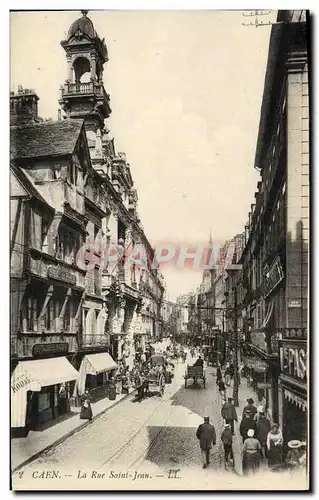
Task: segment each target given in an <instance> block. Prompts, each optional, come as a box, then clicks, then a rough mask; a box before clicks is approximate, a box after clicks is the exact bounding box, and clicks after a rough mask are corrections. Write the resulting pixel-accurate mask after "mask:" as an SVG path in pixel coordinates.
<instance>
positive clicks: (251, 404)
mask: <svg viewBox="0 0 319 500" xmlns="http://www.w3.org/2000/svg"><path fill="white" fill-rule="evenodd" d="M247 403H248V405H246V406H244V409H243V417H244V415H245V413H248V412H249V413H250V414H251V415H252V418H254V417H255V415H256V413H257V408H256V406H254V400H253V399H252V398H248V399H247Z"/></svg>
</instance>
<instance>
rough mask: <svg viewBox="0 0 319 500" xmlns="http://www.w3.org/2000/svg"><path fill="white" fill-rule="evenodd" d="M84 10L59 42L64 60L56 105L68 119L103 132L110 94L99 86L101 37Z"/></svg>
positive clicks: (102, 60) (104, 51)
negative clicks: (61, 82) (64, 74)
mask: <svg viewBox="0 0 319 500" xmlns="http://www.w3.org/2000/svg"><path fill="white" fill-rule="evenodd" d="M87 14H88V11H87V10H82V17H80V18H79V19H77V20H76V21H74V23H72V24H71V26H70V28H69V30H68V34H67V37H66V40H63V41H62V42H61V46H62V47H63V49H64V50H65V53H66V60H67V79H66V80H65V83H64V85H61V87H60V91H61V95H60V99H59V104H60V106H61V107H62V109H63V110H64V111H65V113H66V115H67V117H68V118H83V119H84V120H85V127H86V130H87V131H92V132H94V133H96V132H97V130H101V131H103V129H104V120H105V119H106V118H108V117H109V116H110V114H111V108H110V106H109V102H110V96H109V95H108V94H107V93H106V91H105V89H104V85H103V66H104V64H105V63H106V62H107V61H108V54H107V47H106V44H105V41H104V38H103V39H102V40H101V39H100V38H99V36H98V34H97V33H96V31H95V28H94V26H93V23H92V21H91V19H89V18H88V17H87Z"/></svg>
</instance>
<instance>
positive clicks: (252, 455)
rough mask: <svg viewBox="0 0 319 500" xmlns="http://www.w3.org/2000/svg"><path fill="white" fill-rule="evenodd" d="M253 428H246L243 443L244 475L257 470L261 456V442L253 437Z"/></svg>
mask: <svg viewBox="0 0 319 500" xmlns="http://www.w3.org/2000/svg"><path fill="white" fill-rule="evenodd" d="M254 436H255V431H254V429H248V431H247V439H245V441H244V445H243V451H242V454H243V473H244V474H245V475H247V474H249V473H250V472H251V473H252V474H255V473H256V472H258V471H259V466H260V460H261V457H262V449H261V444H260V442H259V441H258V439H256V438H255V437H254Z"/></svg>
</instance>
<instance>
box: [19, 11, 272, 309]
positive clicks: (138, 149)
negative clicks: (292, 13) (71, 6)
mask: <svg viewBox="0 0 319 500" xmlns="http://www.w3.org/2000/svg"><path fill="white" fill-rule="evenodd" d="M80 16H81V14H80V13H78V12H67V11H66V12H34V13H31V12H23V13H11V87H13V88H14V89H15V90H16V88H17V85H18V84H22V85H23V86H24V87H26V88H30V87H31V88H34V89H35V90H36V91H37V93H38V95H39V97H40V101H39V111H40V115H41V116H43V117H52V118H53V119H57V111H58V102H57V101H58V97H59V90H58V89H59V87H60V85H61V84H62V83H63V82H64V80H65V79H66V77H67V67H66V59H65V53H64V51H63V49H62V48H61V46H60V41H61V40H62V39H64V38H65V35H66V32H67V30H68V28H69V26H70V24H71V23H72V22H73V21H74V20H75V19H76V18H77V17H80ZM275 16H276V12H275V11H273V12H272V13H271V14H270V15H269V16H267V20H274V19H275ZM88 17H90V19H91V20H92V21H93V23H94V26H95V28H96V30H97V32H98V34H99V35H100V37H101V38H105V40H106V43H107V46H108V52H109V59H110V60H109V62H108V63H107V64H106V67H105V72H104V83H105V88H106V91H107V92H108V93H109V94H110V95H111V108H112V110H113V112H112V116H111V119H110V120H109V123H108V127H109V128H110V129H111V132H112V135H113V136H114V138H115V145H116V149H117V151H119V152H121V151H124V152H126V154H127V160H128V162H129V163H130V164H131V171H132V175H133V179H134V182H135V187H136V188H137V190H138V195H139V213H140V216H141V219H142V222H143V225H144V229H145V232H146V234H147V236H148V238H149V240H150V242H151V243H152V244H153V245H156V243H157V242H160V243H166V242H168V243H179V242H182V243H186V244H188V245H189V246H192V247H194V246H195V245H196V244H203V243H205V242H207V241H208V236H209V229H210V227H211V231H212V238H213V240H214V241H218V242H221V241H224V240H226V239H229V238H231V237H232V236H234V235H235V234H237V233H239V232H241V231H243V229H244V225H245V223H246V221H247V218H248V212H249V209H250V204H251V203H252V202H253V199H254V192H255V189H256V183H257V181H258V178H259V175H258V173H257V172H256V170H255V169H254V168H253V167H254V165H253V162H254V153H255V147H256V140H257V133H258V124H259V116H260V106H261V100H262V92H263V83H264V75H265V66H266V61H267V52H268V43H269V34H270V28H269V27H260V28H257V29H256V28H255V27H245V26H243V25H242V23H243V22H247V19H248V18H247V17H243V15H242V11H203V12H200V11H155V12H154V11H153V12H146V11H135V12H134V11H131V12H129V11H104V12H103V11H92V12H89V15H88ZM264 19H266V18H264ZM249 20H250V19H249ZM163 274H164V276H165V279H166V283H167V290H168V294H169V298H170V300H174V299H175V298H176V296H177V295H179V294H180V293H187V292H188V291H190V290H191V289H192V288H193V287H195V286H197V285H198V284H199V282H200V276H201V273H198V272H191V271H190V270H189V269H187V270H184V271H181V270H176V269H174V268H173V267H172V266H171V267H167V268H164V267H163Z"/></svg>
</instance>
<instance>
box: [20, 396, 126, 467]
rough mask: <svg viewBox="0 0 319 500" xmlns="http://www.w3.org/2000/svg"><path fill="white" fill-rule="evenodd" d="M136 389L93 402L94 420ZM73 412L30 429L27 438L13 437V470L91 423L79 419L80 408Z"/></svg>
mask: <svg viewBox="0 0 319 500" xmlns="http://www.w3.org/2000/svg"><path fill="white" fill-rule="evenodd" d="M134 391H135V390H134V389H130V392H129V394H120V395H119V396H117V397H116V400H114V401H111V400H109V399H108V398H104V399H101V400H100V401H97V402H96V403H92V411H93V420H95V419H96V418H98V417H99V416H100V415H101V414H102V413H104V412H105V411H107V410H109V409H110V408H112V407H113V406H115V405H116V404H118V403H119V402H120V401H123V399H125V398H128V397H129V396H130V395H131V394H132V393H133V392H134ZM72 413H73V414H74V415H73V416H72V417H69V418H68V419H66V420H63V421H62V422H58V423H56V424H55V425H52V426H51V427H48V428H47V429H45V430H43V431H30V432H29V434H28V436H27V437H25V438H13V439H11V468H12V472H15V471H16V470H17V469H20V468H21V467H22V466H24V465H26V464H27V463H29V462H31V461H32V460H34V459H35V458H36V457H37V456H38V455H40V454H41V453H43V452H44V451H47V450H49V449H50V448H53V446H56V445H58V444H59V443H60V442H62V441H64V439H66V438H67V437H69V436H72V434H74V433H75V432H77V431H78V430H80V429H82V428H83V427H85V426H86V425H89V422H88V421H84V422H83V420H80V419H79V413H80V408H76V409H75V408H73V409H72Z"/></svg>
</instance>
